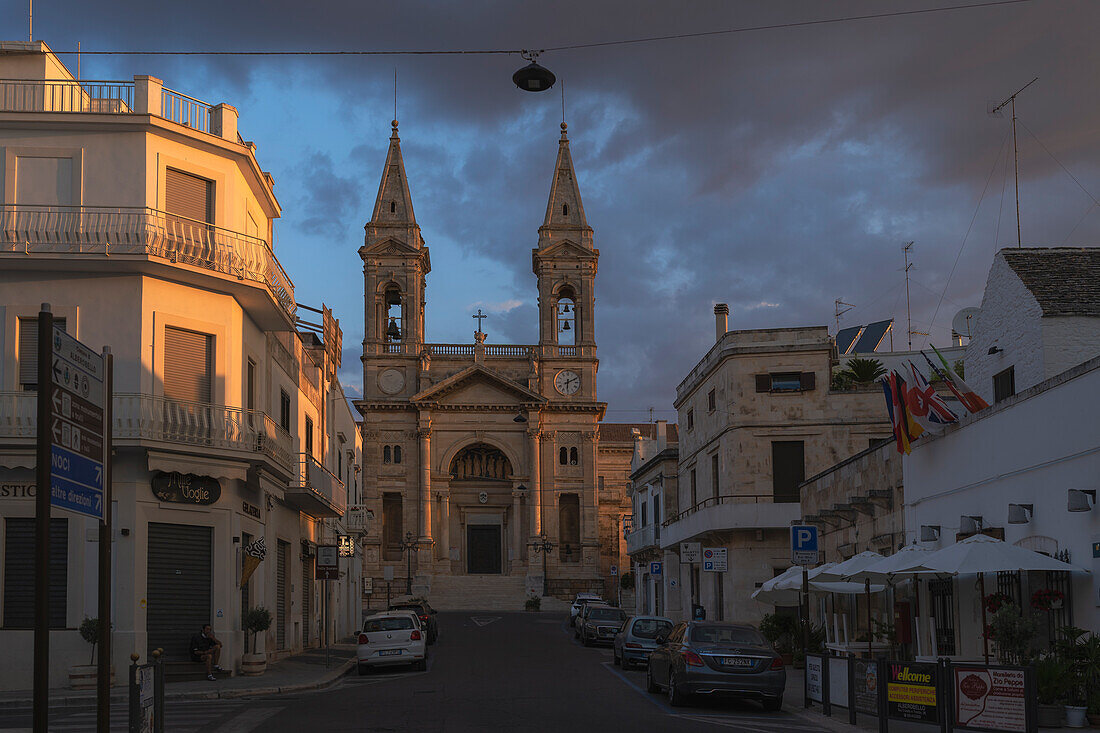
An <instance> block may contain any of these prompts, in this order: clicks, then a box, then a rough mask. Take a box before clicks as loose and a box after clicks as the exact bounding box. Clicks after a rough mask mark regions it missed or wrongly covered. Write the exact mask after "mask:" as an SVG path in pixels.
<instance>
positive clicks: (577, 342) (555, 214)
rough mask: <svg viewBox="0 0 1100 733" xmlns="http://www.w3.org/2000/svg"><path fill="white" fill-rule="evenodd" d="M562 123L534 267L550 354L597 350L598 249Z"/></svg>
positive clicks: (544, 347) (542, 339) (542, 342)
mask: <svg viewBox="0 0 1100 733" xmlns="http://www.w3.org/2000/svg"><path fill="white" fill-rule="evenodd" d="M567 130H568V125H566V123H564V122H563V123H561V138H560V140H559V141H558V158H557V162H556V163H555V165H554V178H553V181H552V182H551V184H550V198H549V201H548V202H547V204H546V217H545V218H544V219H543V222H542V226H541V227H539V246H538V248H537V249H535V250H534V251H533V252H532V255H531V261H532V269H533V270H534V272H535V276H536V277H537V278H538V288H539V346H540V347H541V351H542V352H543V354H544V355H545V356H548V357H581V356H583V357H592V358H594V357H595V355H596V329H595V314H594V311H593V306H594V304H595V301H596V298H595V284H596V265H597V262H598V260H599V256H600V252H599V250H598V249H595V248H594V247H593V246H592V227H590V226H588V221H587V220H586V219H585V216H584V204H583V203H582V202H581V190H580V186H579V185H578V184H577V176H576V173H575V172H574V170H573V157H572V156H571V155H570V153H569V135H568V132H567Z"/></svg>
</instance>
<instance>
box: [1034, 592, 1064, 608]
mask: <svg viewBox="0 0 1100 733" xmlns="http://www.w3.org/2000/svg"><path fill="white" fill-rule="evenodd" d="M1065 600H1066V595H1065V594H1064V593H1062V591H1060V590H1056V589H1053V588H1040V589H1039V590H1037V591H1035V592H1034V593H1032V594H1031V607H1032V608H1034V609H1035V610H1036V611H1053V610H1055V609H1058V608H1061V607H1062V604H1063V603H1065Z"/></svg>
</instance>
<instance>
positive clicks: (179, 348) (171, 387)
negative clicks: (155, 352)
mask: <svg viewBox="0 0 1100 733" xmlns="http://www.w3.org/2000/svg"><path fill="white" fill-rule="evenodd" d="M210 342H211V337H210V336H208V335H207V334H205V333H196V332H194V331H184V330H183V329H180V328H165V329H164V396H165V397H167V398H168V399H170V400H180V401H182V402H203V403H207V404H209V403H210V402H212V401H213V400H212V399H211V396H212V395H211V379H210V371H211V370H210V361H211V359H210Z"/></svg>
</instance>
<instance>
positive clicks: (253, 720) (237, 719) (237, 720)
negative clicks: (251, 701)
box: [218, 706, 283, 733]
mask: <svg viewBox="0 0 1100 733" xmlns="http://www.w3.org/2000/svg"><path fill="white" fill-rule="evenodd" d="M282 710H283V708H281V707H278V708H277V707H273V706H265V707H258V708H246V709H244V710H243V711H241V712H240V713H239V714H237V715H234V716H233V717H232V718H230V719H229V720H227V721H226V722H225V723H224V724H222V725H221V726H220V727H219V728H218V730H220V731H221V732H222V733H248V731H250V730H253V729H254V728H256V726H258V725H259V724H260V723H262V722H264V721H265V720H267V719H268V718H270V717H271V716H273V715H275V714H276V713H279V712H282Z"/></svg>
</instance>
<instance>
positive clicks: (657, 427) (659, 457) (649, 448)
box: [626, 420, 681, 615]
mask: <svg viewBox="0 0 1100 733" xmlns="http://www.w3.org/2000/svg"><path fill="white" fill-rule="evenodd" d="M645 427H648V428H650V429H651V430H649V431H643V430H642V429H635V431H634V456H633V458H632V460H631V464H630V468H631V472H630V486H629V489H628V490H629V497H630V502H631V507H632V509H633V513H632V515H631V523H630V531H629V532H628V533H627V534H626V550H627V552H628V553H629V554H630V564H631V569H632V572H633V573H634V588H635V595H634V600H635V605H634V612H635V613H639V614H642V613H645V614H658V615H662V614H666V613H674V612H679V611H680V610H681V609H680V606H679V601H680V597H679V595H678V594H676V593H673V594H672V596H671V597H670V598H668V599H667V601H666V596H665V590H664V583H663V576H664V565H665V553H664V552H663V551H662V550H661V522H662V520H663V519H664V518H665V517H667V516H673V515H675V514H676V513H677V503H676V502H677V500H678V493H679V492H678V491H677V487H676V480H677V477H678V474H677V469H678V465H677V464H678V459H679V455H680V453H679V450H678V445H677V433H676V425H668V424H667V423H666V422H665V421H664V420H657V421H656V422H655V423H654V424H653V425H650V426H645ZM669 603H675V604H676V605H675V606H673V607H669Z"/></svg>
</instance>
